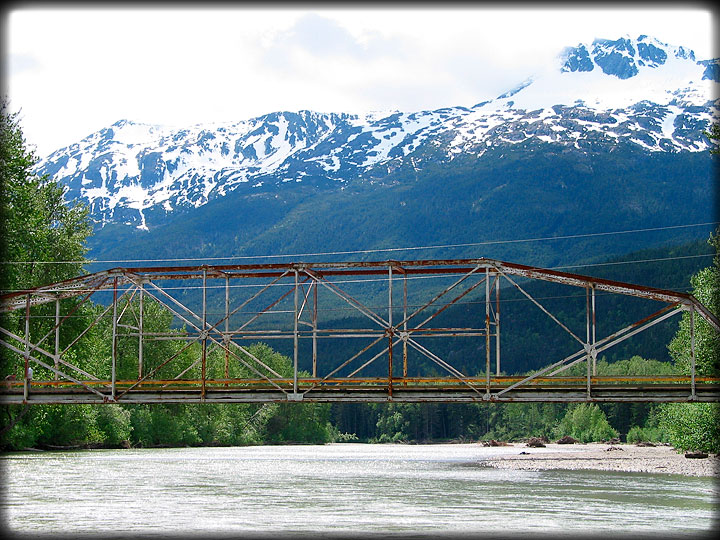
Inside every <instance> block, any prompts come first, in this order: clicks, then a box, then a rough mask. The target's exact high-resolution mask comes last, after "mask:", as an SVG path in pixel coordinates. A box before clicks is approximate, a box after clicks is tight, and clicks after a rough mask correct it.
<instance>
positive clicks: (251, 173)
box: [37, 35, 720, 229]
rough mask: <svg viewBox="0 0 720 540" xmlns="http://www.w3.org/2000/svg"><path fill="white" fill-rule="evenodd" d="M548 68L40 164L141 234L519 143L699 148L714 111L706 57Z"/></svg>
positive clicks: (633, 53)
mask: <svg viewBox="0 0 720 540" xmlns="http://www.w3.org/2000/svg"><path fill="white" fill-rule="evenodd" d="M558 62H559V63H558V65H555V66H553V67H552V69H547V70H545V71H544V72H541V73H538V74H533V75H532V76H530V77H528V78H527V79H526V80H524V81H523V82H522V83H520V84H519V85H517V86H516V87H515V88H513V89H511V90H510V91H508V92H506V93H504V94H503V95H501V96H499V97H498V98H496V99H494V100H490V101H486V102H483V103H479V104H477V105H475V106H473V107H471V108H468V107H462V106H456V107H446V108H442V109H437V110H434V111H419V112H402V111H397V110H392V111H378V112H372V113H368V114H366V115H351V114H344V113H340V114H335V113H331V114H323V113H316V112H312V111H307V110H302V111H298V112H289V111H279V112H273V113H269V114H266V115H264V116H261V117H257V118H251V119H248V120H242V121H234V122H226V123H217V124H198V125H194V126H188V127H181V128H170V127H163V126H156V125H150V124H143V123H137V122H132V121H129V120H118V121H117V122H115V123H114V124H112V125H111V126H109V127H107V128H104V129H102V130H100V131H98V132H96V133H93V134H91V135H89V136H88V137H86V138H85V139H83V140H82V141H80V142H78V143H76V144H73V145H71V146H69V147H67V148H62V149H60V150H58V151H56V152H54V153H52V154H51V155H49V156H48V157H47V158H45V159H44V160H42V161H41V162H40V163H39V164H38V166H37V171H38V173H39V174H47V175H50V176H52V177H54V178H55V179H56V180H58V181H60V182H62V183H63V184H64V185H65V186H66V187H67V197H68V198H80V199H81V200H84V201H85V202H87V203H88V205H89V206H90V211H91V215H92V216H93V217H94V218H95V219H96V220H97V221H98V223H101V224H104V223H109V222H120V223H128V224H133V225H135V226H136V227H139V228H142V229H147V228H148V227H149V226H150V225H154V224H155V223H157V222H158V221H162V220H163V219H164V217H166V216H167V215H168V214H171V213H173V212H175V211H176V210H178V209H192V208H197V207H198V206H201V205H204V204H206V203H208V202H209V201H211V200H213V199H217V198H220V197H224V196H226V195H227V194H229V193H230V192H233V191H238V192H239V193H246V194H247V195H248V196H251V195H253V194H256V193H260V192H263V191H268V190H277V189H284V188H283V187H282V186H285V185H293V184H296V183H302V182H305V184H308V183H309V184H311V185H312V186H315V187H317V186H325V187H328V186H343V185H345V184H347V183H349V182H368V181H370V182H372V181H375V180H374V179H377V178H385V177H388V178H389V177H391V176H392V171H394V170H396V169H397V168H399V167H410V168H411V169H412V170H415V171H418V170H420V168H422V167H423V165H424V164H428V165H430V164H437V163H441V162H449V161H452V160H453V159H455V158H456V157H458V156H461V155H462V156H470V157H473V158H476V159H481V158H482V156H483V155H484V154H485V153H486V152H487V151H488V149H491V148H505V147H508V146H512V145H516V144H519V143H532V144H537V145H545V144H556V145H564V146H565V147H566V148H568V149H571V150H573V151H589V150H591V149H594V148H599V149H603V151H605V150H607V149H609V148H612V147H614V146H616V145H619V144H629V145H633V146H634V147H636V148H639V149H641V150H642V151H647V152H684V151H691V152H697V151H704V150H706V149H707V145H708V143H707V140H706V139H705V136H704V134H703V132H704V130H706V129H707V127H708V124H709V123H710V122H711V121H712V118H713V117H714V116H716V115H717V112H718V111H717V104H718V103H717V99H716V96H717V95H718V93H717V89H718V81H720V77H719V76H718V75H719V73H720V66H719V65H718V61H717V60H716V59H715V60H704V61H696V60H695V55H694V53H693V51H691V50H688V49H686V48H683V47H675V46H670V45H667V44H665V43H661V42H660V41H658V40H657V39H654V38H651V37H648V36H644V35H641V36H639V37H637V38H634V39H633V38H629V37H622V38H620V39H617V40H608V39H596V40H594V41H592V42H591V43H586V44H579V45H577V46H576V47H572V48H568V49H565V50H564V51H563V53H562V54H561V55H560V56H559V57H558Z"/></svg>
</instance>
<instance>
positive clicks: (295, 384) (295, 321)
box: [293, 268, 299, 396]
mask: <svg viewBox="0 0 720 540" xmlns="http://www.w3.org/2000/svg"><path fill="white" fill-rule="evenodd" d="M298 293H299V290H298V271H297V268H296V269H295V315H294V317H293V394H294V395H295V396H297V395H298V352H299V351H298V348H299V340H298V337H299V335H298V305H299V298H298Z"/></svg>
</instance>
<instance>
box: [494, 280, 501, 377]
mask: <svg viewBox="0 0 720 540" xmlns="http://www.w3.org/2000/svg"><path fill="white" fill-rule="evenodd" d="M495 375H497V376H498V377H499V376H500V274H496V278H495Z"/></svg>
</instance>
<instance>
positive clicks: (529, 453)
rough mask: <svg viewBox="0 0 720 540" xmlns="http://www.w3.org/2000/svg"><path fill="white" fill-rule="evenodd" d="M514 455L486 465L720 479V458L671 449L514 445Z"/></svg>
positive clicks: (509, 467)
mask: <svg viewBox="0 0 720 540" xmlns="http://www.w3.org/2000/svg"><path fill="white" fill-rule="evenodd" d="M509 446H512V447H514V448H515V449H517V453H515V454H509V455H508V454H504V455H498V456H497V457H490V458H487V459H485V460H483V464H485V465H487V466H490V467H496V468H498V469H515V470H527V471H544V470H550V469H565V470H582V469H592V470H599V471H624V472H642V473H665V474H682V475H686V476H710V477H720V457H719V456H718V455H717V454H709V456H708V457H707V458H687V457H685V454H684V453H682V452H678V451H677V450H676V449H675V448H673V447H671V446H636V445H634V444H605V443H588V444H557V443H547V444H546V445H545V447H542V448H531V447H528V446H527V445H526V444H525V443H511V444H510V445H509Z"/></svg>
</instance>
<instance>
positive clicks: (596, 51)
mask: <svg viewBox="0 0 720 540" xmlns="http://www.w3.org/2000/svg"><path fill="white" fill-rule="evenodd" d="M562 57H563V58H564V60H565V62H564V64H563V66H562V68H561V69H562V71H593V70H594V69H595V68H598V69H600V70H601V71H602V72H603V73H605V74H606V75H614V76H615V77H617V78H619V79H629V78H630V77H634V76H636V75H637V74H638V73H639V71H640V70H641V69H644V68H657V67H659V66H662V65H664V64H665V63H666V61H667V60H668V58H677V59H682V60H689V61H692V62H694V61H695V53H694V52H693V51H691V50H689V49H686V48H684V47H671V46H670V45H668V44H667V43H662V42H661V41H659V40H657V39H655V38H652V37H649V36H646V35H641V36H638V37H637V39H632V38H630V37H628V36H626V37H622V38H620V39H616V40H610V39H595V40H594V41H593V42H592V43H591V44H582V43H581V44H579V45H577V46H576V47H569V48H567V49H565V51H564V52H563V54H562Z"/></svg>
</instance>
